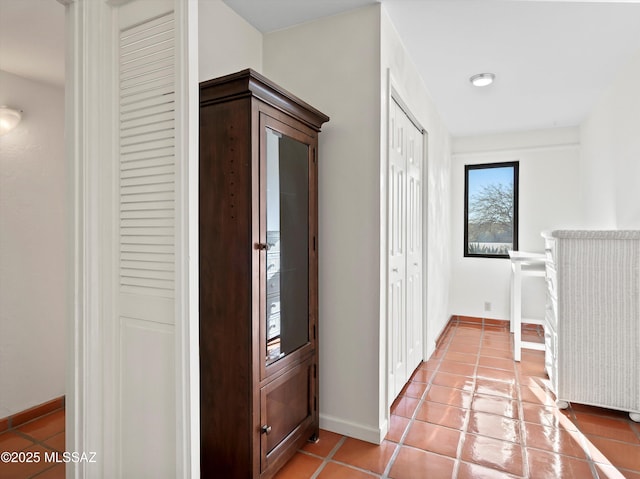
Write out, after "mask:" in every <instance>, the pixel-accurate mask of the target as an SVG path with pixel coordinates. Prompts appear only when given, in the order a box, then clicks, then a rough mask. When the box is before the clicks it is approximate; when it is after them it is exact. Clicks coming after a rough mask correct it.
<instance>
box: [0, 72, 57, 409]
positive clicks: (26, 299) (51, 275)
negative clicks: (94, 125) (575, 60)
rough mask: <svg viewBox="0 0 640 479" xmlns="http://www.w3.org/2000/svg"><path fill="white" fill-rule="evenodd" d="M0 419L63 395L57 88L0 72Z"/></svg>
mask: <svg viewBox="0 0 640 479" xmlns="http://www.w3.org/2000/svg"><path fill="white" fill-rule="evenodd" d="M0 105H8V106H13V107H14V108H19V109H21V110H23V111H24V113H23V120H22V123H20V124H19V125H18V127H17V128H16V129H15V130H14V131H12V132H10V133H9V134H7V135H5V136H1V137H0V417H5V416H8V415H11V414H14V413H16V412H19V411H22V410H24V409H27V408H29V407H32V406H35V405H38V404H41V403H43V402H46V401H48V400H51V399H53V398H56V397H59V396H63V395H64V394H65V333H66V320H65V316H66V309H65V308H66V305H65V301H66V295H67V291H66V288H67V285H66V264H67V261H66V245H65V242H66V238H65V231H66V221H67V216H66V196H65V195H66V184H67V179H66V177H65V171H66V168H65V157H64V129H63V126H64V90H63V89H62V88H61V87H57V86H51V85H48V84H44V83H39V82H35V81H32V80H28V79H26V78H23V77H19V76H16V75H13V74H10V73H7V72H4V71H0Z"/></svg>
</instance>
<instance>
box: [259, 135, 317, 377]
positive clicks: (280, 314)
mask: <svg viewBox="0 0 640 479" xmlns="http://www.w3.org/2000/svg"><path fill="white" fill-rule="evenodd" d="M265 173H266V190H267V191H266V212H267V218H266V226H267V232H266V240H267V261H266V285H267V287H266V318H265V320H266V331H267V334H266V341H267V365H268V364H271V363H273V362H274V361H277V360H278V359H280V358H282V357H284V356H286V355H287V354H289V353H291V352H293V351H295V350H296V349H298V348H299V347H301V346H304V345H305V344H307V343H308V342H309V253H308V247H309V146H308V145H306V144H304V143H302V142H300V141H298V140H295V139H293V138H291V137H288V136H286V135H284V134H282V133H280V132H277V131H275V130H273V129H271V128H266V172H265Z"/></svg>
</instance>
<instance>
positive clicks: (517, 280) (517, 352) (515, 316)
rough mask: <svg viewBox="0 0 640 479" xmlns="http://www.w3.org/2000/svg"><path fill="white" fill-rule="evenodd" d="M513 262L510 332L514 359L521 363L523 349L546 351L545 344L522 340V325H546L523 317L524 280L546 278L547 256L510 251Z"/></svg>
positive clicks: (537, 320)
mask: <svg viewBox="0 0 640 479" xmlns="http://www.w3.org/2000/svg"><path fill="white" fill-rule="evenodd" d="M509 259H510V260H511V321H510V331H511V332H512V333H513V359H515V360H516V361H520V359H521V357H522V348H525V349H537V350H538V351H544V343H534V342H531V341H523V340H522V323H523V322H525V323H529V324H539V325H544V318H543V319H534V318H523V317H522V278H523V277H524V276H537V277H540V278H544V270H545V255H544V254H540V253H526V252H524V251H509Z"/></svg>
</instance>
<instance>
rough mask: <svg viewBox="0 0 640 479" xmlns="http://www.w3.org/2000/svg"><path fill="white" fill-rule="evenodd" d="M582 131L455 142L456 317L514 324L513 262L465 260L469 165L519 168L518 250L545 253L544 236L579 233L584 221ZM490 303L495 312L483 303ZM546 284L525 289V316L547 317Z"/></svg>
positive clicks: (529, 282)
mask: <svg viewBox="0 0 640 479" xmlns="http://www.w3.org/2000/svg"><path fill="white" fill-rule="evenodd" d="M578 140H579V132H578V129H577V128H558V129H553V130H539V131H529V132H518V133H504V134H496V135H484V136H478V137H466V138H456V139H454V141H453V152H454V156H453V163H452V170H451V175H452V181H451V184H452V188H451V198H450V201H451V208H452V215H451V219H452V223H451V231H452V234H453V237H452V252H451V261H452V267H453V276H452V282H451V297H450V305H451V312H452V314H456V315H464V316H475V317H485V318H495V319H504V320H506V319H508V318H509V314H510V313H509V307H510V306H509V305H510V300H509V287H510V286H509V279H510V273H511V270H510V262H509V260H508V259H491V258H465V257H464V256H463V236H464V165H466V164H478V163H493V162H501V161H519V162H520V169H519V173H520V182H519V189H520V196H519V249H520V250H521V251H532V252H543V251H544V242H543V240H542V238H541V237H540V232H541V231H543V230H549V229H557V228H563V229H567V228H576V227H579V226H580V225H581V217H580V155H579V146H578ZM486 301H488V302H491V311H488V312H486V311H484V303H485V302H486ZM544 304H545V301H544V283H543V282H542V281H539V280H537V279H536V278H529V279H527V280H526V281H525V284H524V287H523V313H524V315H525V316H528V317H537V318H543V317H544Z"/></svg>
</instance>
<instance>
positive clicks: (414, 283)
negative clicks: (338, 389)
mask: <svg viewBox="0 0 640 479" xmlns="http://www.w3.org/2000/svg"><path fill="white" fill-rule="evenodd" d="M389 129H390V132H389V173H388V192H387V195H388V223H387V225H388V226H387V228H388V238H387V242H388V243H387V244H388V257H387V259H388V276H387V277H388V291H387V308H388V314H387V321H388V323H387V324H388V327H387V331H388V335H389V350H388V357H389V359H388V363H389V365H390V370H389V378H388V383H389V402H391V401H392V400H393V399H394V398H395V397H396V396H397V395H398V394H399V393H400V391H401V389H402V387H403V386H404V385H405V383H406V382H407V381H408V380H409V377H410V375H411V373H412V372H413V370H414V369H415V368H416V367H417V366H418V364H419V363H420V361H421V360H422V353H423V351H422V349H423V348H422V338H423V325H422V323H423V314H422V297H423V292H422V276H423V275H422V269H423V267H422V156H423V154H422V149H423V146H422V132H421V131H420V130H418V129H417V128H416V127H415V125H414V124H413V123H412V122H411V120H410V119H409V117H408V116H407V115H406V114H405V112H404V111H403V110H402V108H401V107H400V106H399V105H398V103H397V102H395V101H393V100H392V101H391V102H390V107H389Z"/></svg>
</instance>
